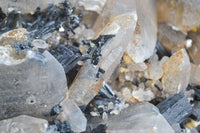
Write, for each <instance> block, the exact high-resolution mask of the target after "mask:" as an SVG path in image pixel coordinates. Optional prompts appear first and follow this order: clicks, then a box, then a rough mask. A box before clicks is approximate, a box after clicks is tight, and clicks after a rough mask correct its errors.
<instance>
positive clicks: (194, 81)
mask: <svg viewBox="0 0 200 133" xmlns="http://www.w3.org/2000/svg"><path fill="white" fill-rule="evenodd" d="M190 84H191V85H200V67H199V66H197V65H194V64H191V74H190Z"/></svg>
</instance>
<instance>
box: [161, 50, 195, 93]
mask: <svg viewBox="0 0 200 133" xmlns="http://www.w3.org/2000/svg"><path fill="white" fill-rule="evenodd" d="M190 68H191V66H190V61H189V57H188V55H187V53H186V51H185V49H181V50H179V51H177V52H176V53H174V54H173V55H172V56H171V57H170V58H169V60H168V61H167V63H166V65H165V66H164V75H163V77H162V87H163V91H164V92H165V93H166V95H167V96H169V95H172V94H177V93H179V92H180V91H181V90H183V89H185V88H186V87H187V85H188V83H189V81H190Z"/></svg>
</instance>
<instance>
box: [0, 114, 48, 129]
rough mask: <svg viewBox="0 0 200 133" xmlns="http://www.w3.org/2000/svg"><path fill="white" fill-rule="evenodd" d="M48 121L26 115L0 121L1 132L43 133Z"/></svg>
mask: <svg viewBox="0 0 200 133" xmlns="http://www.w3.org/2000/svg"><path fill="white" fill-rule="evenodd" d="M47 127H48V121H47V120H44V119H40V118H35V117H31V116H27V115H20V116H17V117H14V118H10V119H6V120H1V121H0V132H1V133H45V132H46V129H47Z"/></svg>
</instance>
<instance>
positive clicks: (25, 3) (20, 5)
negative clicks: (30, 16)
mask: <svg viewBox="0 0 200 133" xmlns="http://www.w3.org/2000/svg"><path fill="white" fill-rule="evenodd" d="M61 2H63V0H56V1H55V0H42V1H41V0H34V1H32V0H17V1H16V0H10V1H8V0H1V1H0V5H1V8H2V10H3V12H5V13H8V12H11V11H13V10H16V11H18V12H21V13H34V12H35V10H36V8H37V7H40V8H41V10H43V9H45V8H47V6H48V4H58V3H61Z"/></svg>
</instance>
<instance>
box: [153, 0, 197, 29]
mask: <svg viewBox="0 0 200 133" xmlns="http://www.w3.org/2000/svg"><path fill="white" fill-rule="evenodd" d="M199 7H200V1H199V0H176V1H173V0H157V14H158V17H157V18H158V21H159V22H166V23H168V24H170V25H172V26H173V27H175V29H177V30H180V31H183V32H186V31H189V30H192V29H194V28H196V27H197V26H199V24H200V18H199V17H198V16H199V15H200V8H199Z"/></svg>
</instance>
